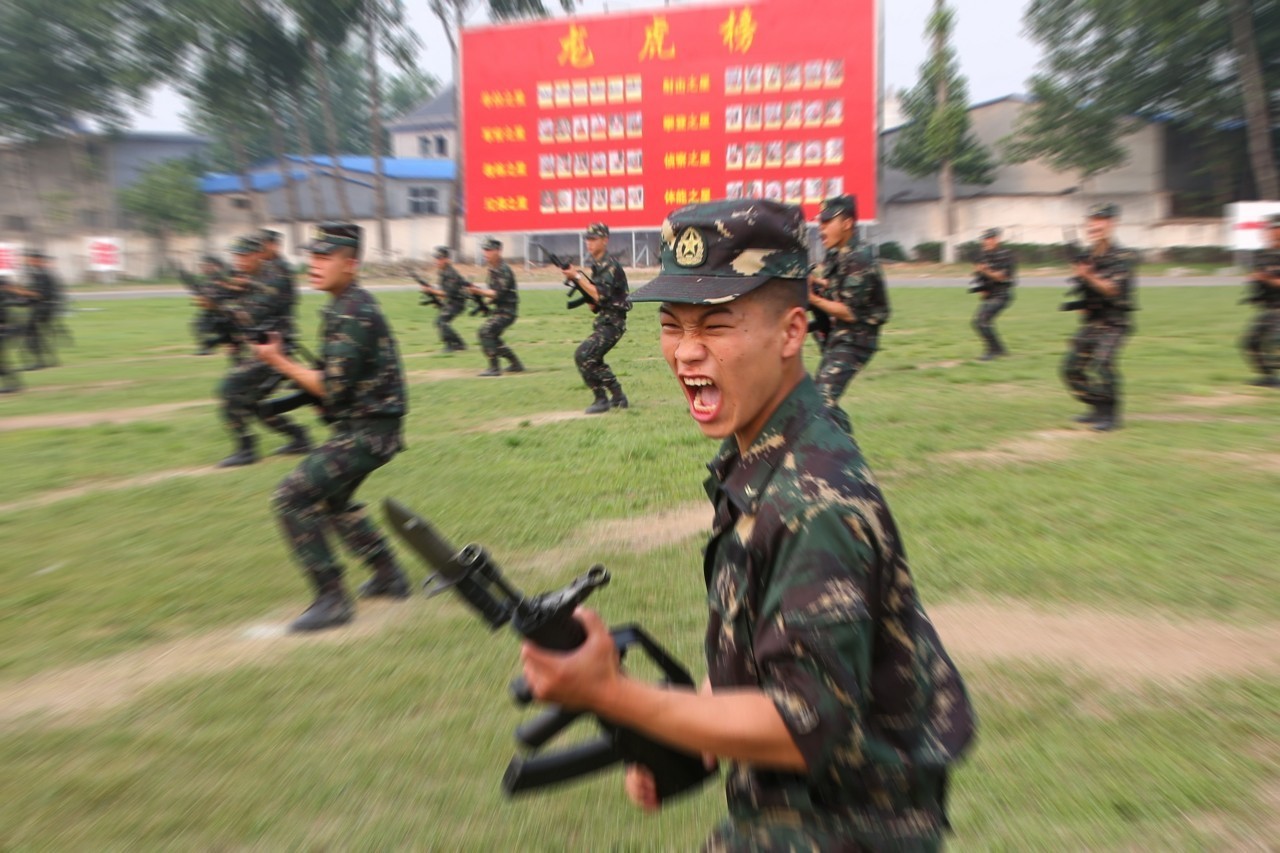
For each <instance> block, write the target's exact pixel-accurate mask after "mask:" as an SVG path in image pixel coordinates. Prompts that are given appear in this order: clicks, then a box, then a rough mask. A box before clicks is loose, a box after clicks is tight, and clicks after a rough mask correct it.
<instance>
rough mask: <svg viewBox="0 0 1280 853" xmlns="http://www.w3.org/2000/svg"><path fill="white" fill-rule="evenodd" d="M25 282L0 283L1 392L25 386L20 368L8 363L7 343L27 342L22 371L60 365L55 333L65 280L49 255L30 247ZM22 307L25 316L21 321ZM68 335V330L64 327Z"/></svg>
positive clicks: (6, 392)
mask: <svg viewBox="0 0 1280 853" xmlns="http://www.w3.org/2000/svg"><path fill="white" fill-rule="evenodd" d="M23 259H24V262H25V267H26V269H25V273H26V281H25V282H24V283H23V284H16V283H9V284H0V394H11V393H13V392H15V391H19V390H21V388H22V383H21V381H20V380H19V379H18V374H17V370H18V369H17V368H15V367H11V366H10V365H9V358H8V352H7V350H8V345H9V343H10V342H11V341H13V342H16V341H17V340H19V339H21V340H22V341H23V342H24V343H25V345H26V351H27V359H28V361H27V364H26V366H24V367H23V368H22V369H23V370H41V369H43V368H46V367H55V366H57V364H58V353H57V340H56V332H57V331H58V317H59V312H60V311H61V309H62V305H63V298H64V296H63V288H62V282H61V281H60V280H59V279H58V277H57V275H56V274H55V273H54V271H53V267H52V264H51V263H50V259H49V256H48V255H46V254H45V253H44V252H41V251H40V250H38V249H28V250H27V251H26V252H25V254H24V256H23ZM19 309H25V310H26V317H25V319H22V320H21V321H19V314H18V310H19ZM62 331H63V333H64V334H66V330H65V329H63V330H62Z"/></svg>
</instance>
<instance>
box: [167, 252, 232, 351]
mask: <svg viewBox="0 0 1280 853" xmlns="http://www.w3.org/2000/svg"><path fill="white" fill-rule="evenodd" d="M178 278H179V280H181V282H182V284H183V285H184V286H185V287H186V288H187V290H189V291H191V293H192V295H193V296H197V297H199V298H201V299H206V300H208V301H209V302H210V303H211V305H212V307H210V308H205V309H202V310H203V311H204V312H205V313H206V314H208V315H209V316H210V317H211V318H212V328H210V329H209V333H208V334H206V335H204V336H203V337H201V338H200V340H199V343H200V347H201V350H202V351H203V352H208V351H209V350H212V349H215V348H216V347H219V346H221V345H223V344H234V343H235V342H236V339H235V331H236V327H237V322H236V319H235V317H234V316H232V314H231V313H230V312H229V311H227V310H226V309H225V307H224V306H223V305H222V301H223V299H224V297H223V296H221V295H220V294H218V293H216V292H215V289H214V288H213V287H211V286H210V285H206V284H204V283H202V282H201V281H200V279H199V278H198V277H197V276H194V275H192V274H191V273H190V272H188V271H187V270H186V269H184V268H182V267H179V268H178Z"/></svg>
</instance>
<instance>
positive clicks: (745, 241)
mask: <svg viewBox="0 0 1280 853" xmlns="http://www.w3.org/2000/svg"><path fill="white" fill-rule="evenodd" d="M807 236H808V234H807V226H806V224H805V219H804V211H803V210H801V209H800V208H799V207H796V206H795V205H789V204H782V203H780V202H776V201H764V200H759V199H756V200H752V199H741V200H738V201H711V202H704V203H702V204H691V205H688V206H686V207H682V208H680V209H678V210H674V211H672V212H671V213H670V214H668V215H667V218H666V221H664V222H663V223H662V267H661V270H660V271H659V273H658V277H657V278H655V279H654V280H653V281H651V282H649V283H648V284H646V285H645V286H644V287H641V288H640V289H639V290H636V291H635V292H634V293H632V294H631V301H633V302H681V303H685V304H690V305H714V304H718V303H722V302H729V301H731V300H734V299H737V298H738V297H739V296H743V295H745V294H747V293H750V292H751V291H753V290H755V289H756V288H757V287H759V286H760V285H762V284H765V283H766V282H769V281H772V280H773V279H775V278H782V279H795V280H797V281H800V280H803V279H804V278H805V277H806V275H807V273H808V265H809V249H808V247H807V245H806V243H805V240H806V238H807Z"/></svg>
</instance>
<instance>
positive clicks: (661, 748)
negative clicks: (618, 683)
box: [383, 498, 714, 800]
mask: <svg viewBox="0 0 1280 853" xmlns="http://www.w3.org/2000/svg"><path fill="white" fill-rule="evenodd" d="M383 508H384V510H385V512H386V515H387V522H388V524H390V526H391V528H392V529H393V530H395V531H396V533H398V534H399V535H400V537H401V538H402V539H403V540H404V541H405V543H406V544H408V546H409V547H410V548H411V549H412V550H413V551H415V552H416V553H417V554H418V556H420V557H421V558H422V559H424V560H425V561H426V562H427V563H428V565H430V566H431V568H433V569H434V570H435V572H436V573H435V574H434V575H432V576H431V577H429V578H428V579H427V583H428V584H432V586H431V587H430V588H429V589H428V591H427V594H428V595H431V596H434V595H438V594H440V593H441V592H444V591H445V590H449V589H451V590H453V591H454V592H456V593H457V594H458V595H459V596H461V597H462V600H463V601H464V602H466V604H467V605H468V606H469V607H470V608H471V609H472V610H474V611H475V612H476V613H477V614H478V615H479V616H480V617H481V618H482V619H484V621H485V622H487V623H488V624H489V627H490V628H491V629H493V630H495V631H496V630H497V629H498V628H501V627H502V626H503V625H505V624H507V623H508V622H509V623H511V627H512V628H514V629H515V630H516V633H518V634H520V635H521V636H523V637H525V638H526V639H528V640H530V641H532V642H533V643H535V644H537V645H539V646H541V647H543V648H545V649H551V650H555V651H571V650H572V649H575V648H577V647H578V646H580V645H582V643H583V642H584V641H585V640H586V633H585V632H584V631H583V629H582V625H581V624H580V623H579V622H578V620H576V619H575V618H574V617H573V611H574V609H575V608H576V607H577V606H578V605H579V604H580V603H582V601H584V600H585V599H586V598H587V596H589V595H590V594H591V593H592V592H593V591H594V590H596V589H599V588H600V587H602V586H604V585H605V584H607V583H608V582H609V573H608V572H606V571H605V569H604V567H603V566H600V565H596V566H592V567H591V569H590V570H589V571H588V572H587V573H586V574H585V575H583V576H582V577H580V578H578V579H577V580H575V581H574V582H573V583H571V584H569V585H568V586H566V587H565V588H564V589H561V590H557V591H555V592H548V593H543V594H542V595H535V596H532V597H529V596H526V595H524V594H523V593H521V592H520V591H519V590H517V589H515V588H514V587H512V586H511V585H510V584H509V583H508V582H507V580H506V578H504V577H503V575H502V571H501V570H500V569H499V568H498V566H497V565H496V564H494V562H493V560H492V559H491V558H490V556H489V554H488V552H486V551H485V550H484V548H482V547H480V546H479V545H468V546H467V547H465V548H463V549H462V550H461V551H456V550H455V549H454V548H453V546H451V545H450V544H449V543H448V542H446V541H445V540H444V539H443V538H442V537H441V536H440V534H439V533H438V532H436V530H435V528H433V527H432V526H431V524H430V523H429V522H428V521H427V520H426V519H424V518H422V517H420V516H418V515H415V514H414V513H413V512H412V511H410V510H409V509H407V508H406V507H405V506H403V505H402V504H400V503H398V502H397V501H395V500H393V499H391V498H388V499H386V500H385V501H384V502H383ZM612 633H613V641H614V643H615V644H616V645H617V648H618V653H619V655H622V656H625V655H626V653H627V651H628V650H629V649H630V648H631V647H633V646H639V647H640V649H641V650H642V651H644V652H645V654H647V655H648V656H649V658H650V660H652V661H653V662H654V663H655V664H656V665H657V666H658V667H659V668H660V669H661V670H662V672H663V674H664V675H665V678H666V680H665V682H664V683H668V684H678V685H681V686H683V687H689V688H692V687H693V679H692V678H690V677H689V673H688V672H687V671H686V670H685V669H684V667H682V666H681V665H680V664H679V663H678V662H677V661H676V660H675V659H674V658H672V657H671V655H670V654H668V653H667V651H666V650H665V649H663V648H662V647H661V646H659V645H658V644H657V643H656V642H655V641H654V640H653V639H652V638H651V637H650V636H649V635H648V634H647V633H645V631H644V630H643V629H642V628H640V627H639V626H637V625H625V626H622V627H619V628H615V629H613V632H612ZM511 692H512V695H513V697H514V698H515V701H516V702H517V703H519V704H521V705H527V704H529V703H530V702H531V701H533V696H532V694H531V693H530V691H529V687H528V685H527V684H525V682H524V679H523V678H517V679H516V680H515V681H514V682H512V684H511ZM580 716H582V712H580V711H569V710H565V709H563V708H559V707H556V706H552V707H550V708H549V709H548V710H547V711H545V712H544V713H542V714H541V715H539V716H537V717H534V718H533V719H531V720H529V721H527V722H526V723H524V724H523V725H521V726H520V727H519V728H517V729H516V740H517V741H519V742H520V744H521V745H522V746H524V747H526V748H527V752H524V753H522V754H519V755H516V756H514V757H513V758H512V759H511V763H510V764H509V765H508V766H507V772H506V773H505V774H504V775H503V777H502V789H503V790H504V791H505V792H506V793H507V795H508V796H513V795H515V794H519V793H522V792H524V791H532V790H536V789H538V788H543V787H546V786H549V785H555V784H558V783H560V782H567V781H570V780H572V779H577V778H578V777H580V776H586V775H589V774H591V773H595V772H597V771H600V770H603V769H605V768H606V767H609V766H611V765H613V764H615V763H618V762H624V763H627V764H639V765H643V766H644V767H646V768H648V769H649V771H650V772H652V773H653V777H654V781H655V783H656V785H657V789H658V798H659V799H660V800H664V799H666V798H668V797H673V796H676V795H678V794H683V793H685V792H687V791H690V790H693V789H694V788H697V787H698V786H699V785H701V784H702V783H703V782H704V781H706V780H707V778H709V777H710V776H711V775H712V774H713V772H714V771H711V770H708V769H707V768H706V766H705V765H704V764H703V763H702V759H701V757H699V756H697V755H690V754H689V753H686V752H681V751H679V750H676V749H673V748H672V747H669V746H665V745H663V744H661V743H658V742H656V741H653V740H650V739H649V738H647V737H645V736H644V735H641V734H640V733H638V732H635V731H632V730H631V729H627V728H623V727H622V726H618V725H615V724H613V723H610V722H609V721H608V720H604V719H601V718H599V717H597V718H596V722H597V723H599V725H600V728H601V729H603V735H602V736H601V737H599V738H597V739H596V740H593V741H588V742H586V743H581V744H577V745H575V746H572V747H567V748H565V749H561V750H556V751H545V752H539V750H540V749H541V748H542V747H543V746H544V745H545V744H546V743H547V742H549V741H550V740H551V739H552V738H554V737H555V736H556V735H558V734H559V733H560V732H562V731H564V730H565V729H566V728H568V726H569V725H570V724H572V723H573V722H574V721H575V720H577V719H578V717H580Z"/></svg>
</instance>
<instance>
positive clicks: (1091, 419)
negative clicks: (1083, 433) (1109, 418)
mask: <svg viewBox="0 0 1280 853" xmlns="http://www.w3.org/2000/svg"><path fill="white" fill-rule="evenodd" d="M1091 408H1092V409H1093V411H1091V412H1086V413H1085V414H1083V415H1076V416H1075V417H1074V418H1072V420H1074V421H1075V422H1076V423H1078V424H1096V423H1097V422H1098V418H1099V417H1101V414H1100V412H1101V409H1100V407H1099V406H1091Z"/></svg>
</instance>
